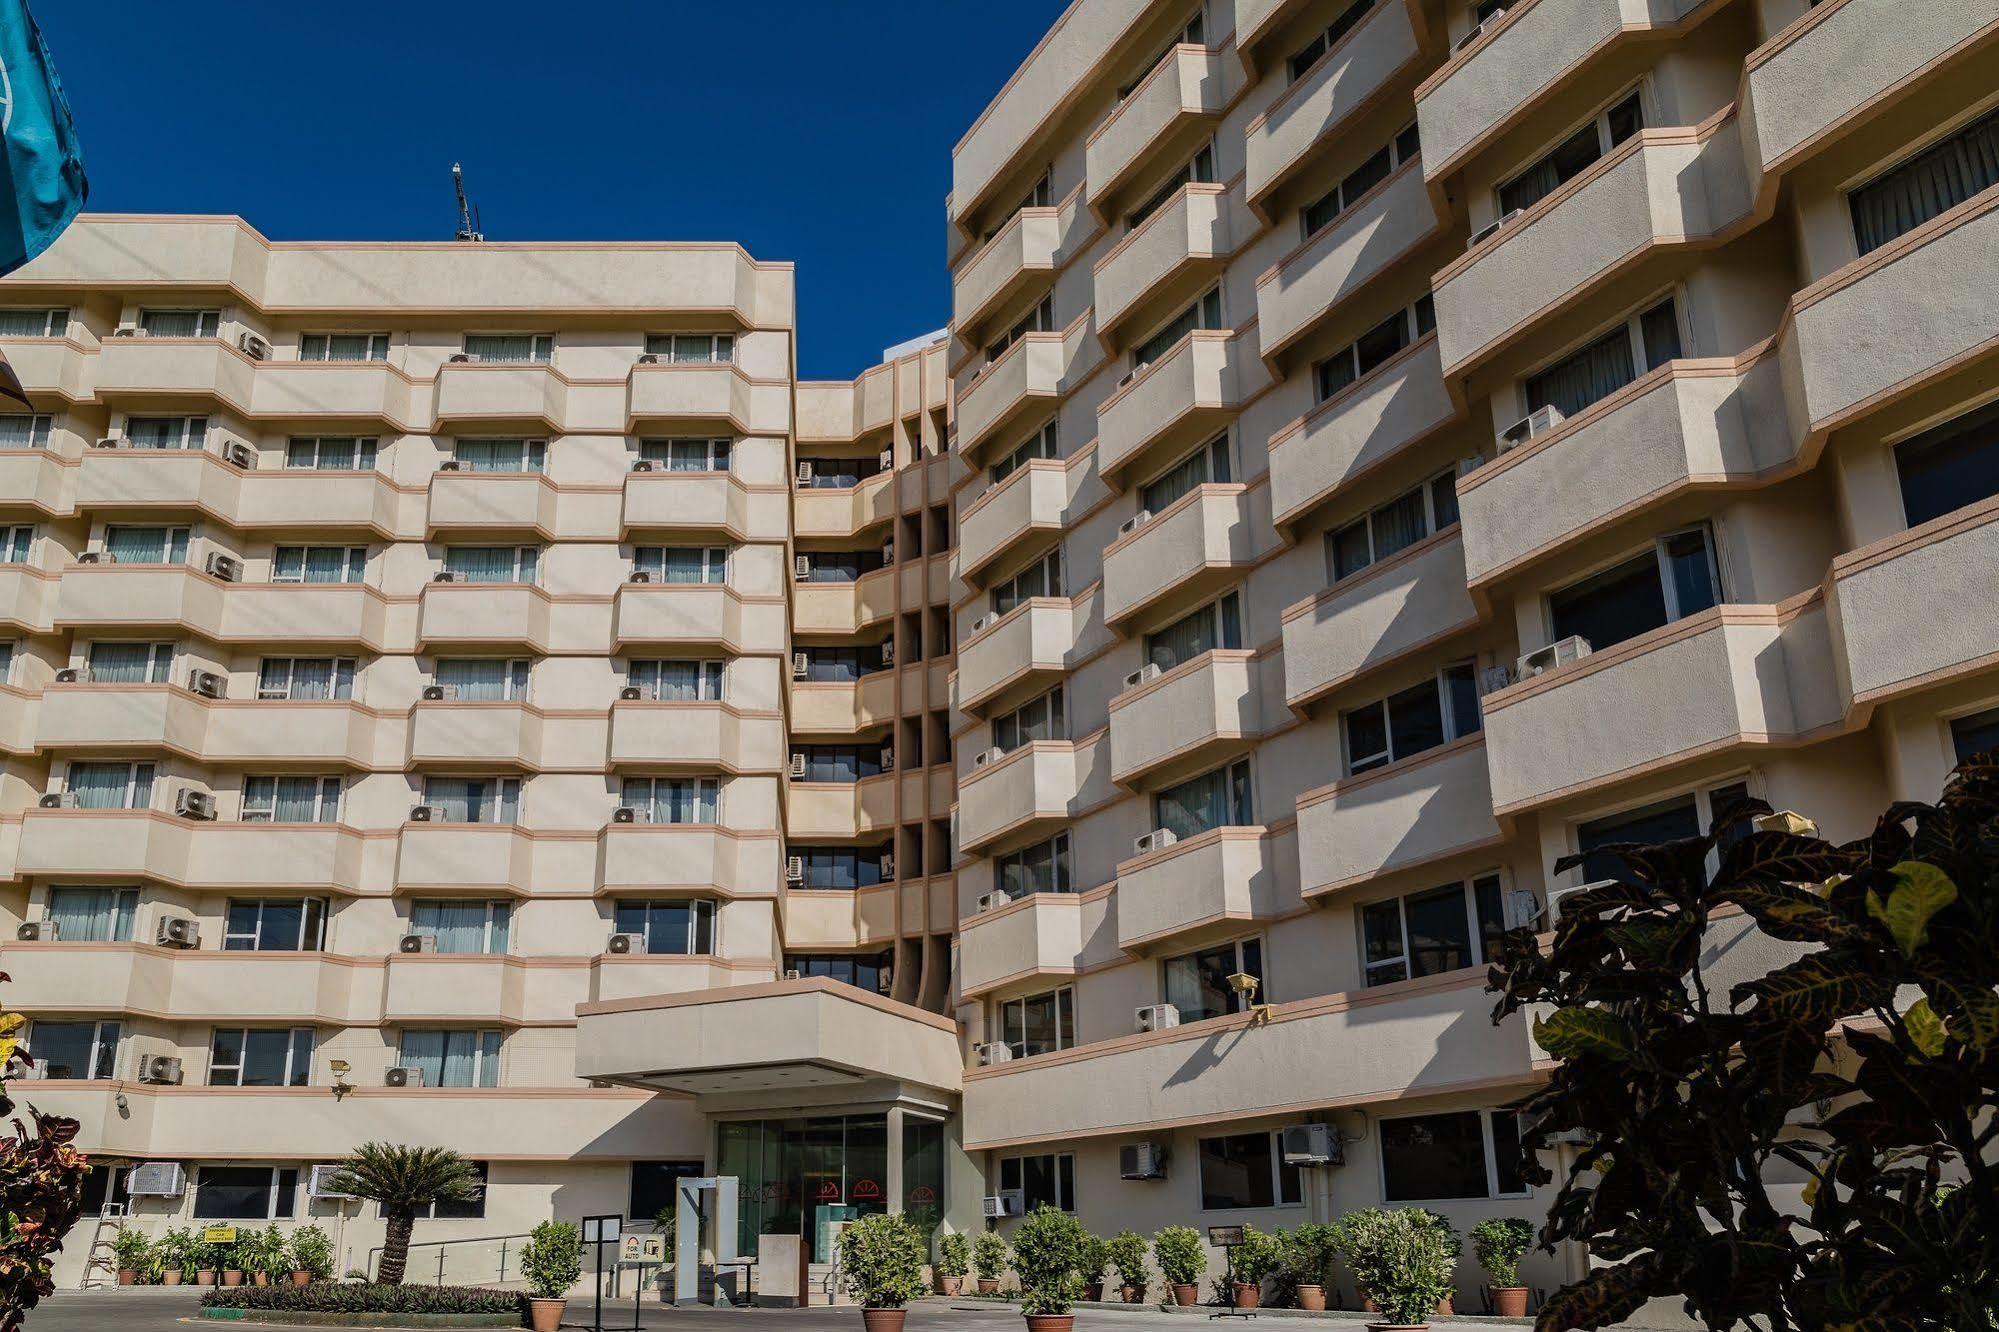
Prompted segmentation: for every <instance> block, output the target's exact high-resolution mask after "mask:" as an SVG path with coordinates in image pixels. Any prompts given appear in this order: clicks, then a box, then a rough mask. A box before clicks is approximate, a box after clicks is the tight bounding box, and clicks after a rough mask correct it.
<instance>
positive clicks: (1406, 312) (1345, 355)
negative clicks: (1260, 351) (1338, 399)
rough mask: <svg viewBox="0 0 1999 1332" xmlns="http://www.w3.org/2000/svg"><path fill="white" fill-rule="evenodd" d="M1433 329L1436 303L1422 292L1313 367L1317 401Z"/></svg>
mask: <svg viewBox="0 0 1999 1332" xmlns="http://www.w3.org/2000/svg"><path fill="white" fill-rule="evenodd" d="M1436 327H1437V304H1436V302H1435V301H1434V300H1433V299H1432V298H1431V297H1430V294H1429V293H1428V292H1425V293H1424V294H1423V295H1422V296H1421V297H1419V298H1418V299H1417V300H1416V302H1415V303H1414V304H1413V305H1410V306H1409V307H1408V308H1407V309H1403V310H1397V311H1396V312H1395V313H1394V314H1392V315H1390V316H1388V318H1386V319H1384V320H1382V321H1381V322H1380V323H1378V324H1376V325H1375V326H1374V327H1373V328H1371V329H1369V330H1368V331H1367V332H1365V333H1363V334H1361V335H1360V336H1359V337H1358V338H1356V339H1355V340H1354V341H1353V342H1351V343H1349V344H1347V345H1346V346H1344V347H1342V348H1340V349H1339V350H1338V351H1336V352H1334V353H1333V354H1332V355H1331V356H1328V357H1327V358H1326V359H1325V360H1323V361H1320V362H1319V363H1318V364H1317V365H1316V366H1314V367H1313V368H1312V376H1313V388H1314V390H1315V392H1316V393H1317V395H1318V401H1320V402H1324V401H1326V399H1328V398H1331V397H1334V396H1335V395H1337V394H1339V393H1342V392H1344V391H1345V390H1346V389H1347V387H1348V386H1349V385H1352V384H1356V383H1359V382H1360V381H1361V380H1363V379H1365V378H1367V377H1368V376H1369V375H1371V374H1373V373H1374V372H1375V371H1376V370H1379V369H1380V368H1381V367H1382V366H1384V365H1386V364H1387V363H1388V362H1389V361H1391V360H1393V359H1394V358H1395V357H1396V356H1397V355H1399V354H1400V353H1401V351H1402V349H1403V348H1405V347H1407V346H1409V345H1411V344H1412V343H1414V342H1416V341H1417V340H1418V339H1420V338H1423V337H1426V336H1428V335H1429V333H1430V332H1431V331H1432V330H1433V329H1435V328H1436Z"/></svg>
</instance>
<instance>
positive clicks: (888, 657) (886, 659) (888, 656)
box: [882, 639, 895, 666]
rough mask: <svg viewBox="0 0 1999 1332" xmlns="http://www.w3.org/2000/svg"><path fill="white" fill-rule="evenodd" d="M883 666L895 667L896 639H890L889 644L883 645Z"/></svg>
mask: <svg viewBox="0 0 1999 1332" xmlns="http://www.w3.org/2000/svg"><path fill="white" fill-rule="evenodd" d="M882 665H884V666H893V665H895V640H894V639H890V640H889V641H888V642H886V643H883V644H882Z"/></svg>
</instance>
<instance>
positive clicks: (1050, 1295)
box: [1020, 1272, 1083, 1317]
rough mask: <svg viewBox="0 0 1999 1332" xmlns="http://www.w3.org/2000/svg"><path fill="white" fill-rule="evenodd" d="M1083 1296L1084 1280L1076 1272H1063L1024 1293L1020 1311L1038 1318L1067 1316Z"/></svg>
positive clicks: (1021, 1298)
mask: <svg viewBox="0 0 1999 1332" xmlns="http://www.w3.org/2000/svg"><path fill="white" fill-rule="evenodd" d="M1082 1294H1083V1279H1082V1278H1081V1277H1079V1276H1077V1275H1076V1274H1075V1273H1074V1272H1061V1273H1058V1274H1056V1275H1055V1276H1052V1277H1049V1278H1047V1279H1046V1280H1044V1281H1043V1282H1041V1284H1039V1285H1037V1286H1030V1287H1028V1288H1027V1289H1026V1290H1024V1291H1022V1292H1021V1295H1020V1311H1021V1312H1022V1313H1023V1314H1033V1315H1035V1316H1036V1317H1040V1316H1042V1315H1044V1314H1065V1313H1068V1312H1070V1311H1071V1310H1073V1309H1074V1308H1075V1307H1076V1301H1077V1300H1078V1299H1080V1298H1081V1297H1082Z"/></svg>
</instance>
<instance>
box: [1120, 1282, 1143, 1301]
mask: <svg viewBox="0 0 1999 1332" xmlns="http://www.w3.org/2000/svg"><path fill="white" fill-rule="evenodd" d="M1117 1293H1118V1296H1119V1298H1121V1299H1122V1300H1123V1301H1124V1302H1125V1303H1126V1304H1143V1303H1145V1287H1143V1286H1119V1287H1118V1288H1117Z"/></svg>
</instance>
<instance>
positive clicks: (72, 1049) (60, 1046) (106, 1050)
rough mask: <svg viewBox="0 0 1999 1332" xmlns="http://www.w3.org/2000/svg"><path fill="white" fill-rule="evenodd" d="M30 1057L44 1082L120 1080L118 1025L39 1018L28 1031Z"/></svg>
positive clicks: (113, 1023) (114, 1023)
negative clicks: (51, 1079)
mask: <svg viewBox="0 0 1999 1332" xmlns="http://www.w3.org/2000/svg"><path fill="white" fill-rule="evenodd" d="M28 1053H29V1054H31V1055H33V1056H34V1057H35V1073H36V1075H37V1076H39V1077H44V1078H61V1079H66V1080H75V1081H86V1080H88V1081H101V1080H105V1079H109V1078H112V1077H115V1076H117V1073H116V1069H117V1063H118V1024H117V1023H116V1022H92V1021H89V1020H85V1021H82V1022H49V1021H46V1020H45V1019H42V1018H36V1019H35V1023H34V1025H33V1026H32V1027H30V1028H28Z"/></svg>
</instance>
